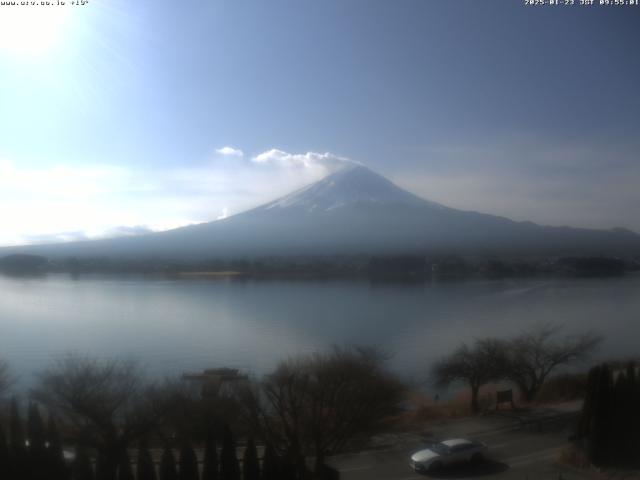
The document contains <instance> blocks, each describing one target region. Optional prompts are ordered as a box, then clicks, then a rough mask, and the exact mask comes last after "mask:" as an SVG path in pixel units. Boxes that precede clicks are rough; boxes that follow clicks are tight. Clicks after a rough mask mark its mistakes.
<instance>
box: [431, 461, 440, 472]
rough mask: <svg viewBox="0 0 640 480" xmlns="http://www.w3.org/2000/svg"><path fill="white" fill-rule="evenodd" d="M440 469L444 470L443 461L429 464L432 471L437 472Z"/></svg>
mask: <svg viewBox="0 0 640 480" xmlns="http://www.w3.org/2000/svg"><path fill="white" fill-rule="evenodd" d="M438 470H442V462H439V461H438V462H433V463H432V464H431V465H429V471H430V472H437V471H438Z"/></svg>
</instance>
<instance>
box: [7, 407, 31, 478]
mask: <svg viewBox="0 0 640 480" xmlns="http://www.w3.org/2000/svg"><path fill="white" fill-rule="evenodd" d="M9 455H10V462H11V467H10V468H11V475H12V476H13V478H16V479H18V478H19V479H22V478H25V476H26V475H27V471H26V466H27V458H26V444H25V437H24V430H23V428H22V419H21V418H20V409H19V408H18V401H17V400H16V399H15V398H14V399H12V400H11V409H10V411H9Z"/></svg>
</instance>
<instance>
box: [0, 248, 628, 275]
mask: <svg viewBox="0 0 640 480" xmlns="http://www.w3.org/2000/svg"><path fill="white" fill-rule="evenodd" d="M637 271H640V258H636V257H631V256H630V257H615V256H606V255H597V256H562V257H557V256H555V257H545V256H515V257H514V256H504V257H501V256H483V255H477V256H459V255H427V254H424V255H419V254H412V255H380V256H371V255H291V256H266V257H240V258H231V259H208V260H200V261H195V260H193V261H185V260H181V261H172V260H167V259H158V258H131V257H127V258H115V257H113V258H112V257H55V258H48V257H44V256H40V255H32V254H11V255H6V256H4V257H0V272H1V273H5V274H9V275H38V274H44V273H72V274H82V273H142V274H165V275H194V274H198V275H200V276H211V277H214V276H221V275H223V276H236V277H252V276H253V277H260V276H304V277H313V276H318V277H344V276H356V277H357V276H365V277H372V278H398V279H403V278H407V279H428V278H436V279H437V278H450V277H473V276H482V277H507V276H532V275H595V276H597V275H601V276H607V275H622V274H624V273H627V272H637Z"/></svg>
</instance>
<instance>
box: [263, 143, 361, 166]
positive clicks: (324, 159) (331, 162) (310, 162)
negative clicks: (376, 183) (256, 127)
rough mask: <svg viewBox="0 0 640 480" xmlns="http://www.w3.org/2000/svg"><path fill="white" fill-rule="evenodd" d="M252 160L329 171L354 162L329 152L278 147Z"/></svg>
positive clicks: (264, 163) (266, 163)
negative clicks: (296, 150)
mask: <svg viewBox="0 0 640 480" xmlns="http://www.w3.org/2000/svg"><path fill="white" fill-rule="evenodd" d="M251 160H252V161H253V162H254V163H257V164H261V165H274V166H278V167H283V168H311V169H313V168H316V169H318V168H320V169H325V170H328V171H331V170H335V169H337V168H339V167H341V166H343V165H345V164H348V163H354V162H353V160H349V159H348V158H345V157H340V156H338V155H334V154H333V153H329V152H325V153H317V152H307V153H289V152H285V151H283V150H279V149H277V148H272V149H271V150H267V151H266V152H262V153H260V154H258V155H256V156H255V157H253V158H252V159H251Z"/></svg>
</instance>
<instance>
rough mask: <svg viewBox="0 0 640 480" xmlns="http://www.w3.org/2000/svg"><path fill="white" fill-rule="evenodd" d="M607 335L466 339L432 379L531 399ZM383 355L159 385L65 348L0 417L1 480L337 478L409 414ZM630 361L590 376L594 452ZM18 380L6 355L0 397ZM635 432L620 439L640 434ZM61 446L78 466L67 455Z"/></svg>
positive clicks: (537, 333) (586, 420) (627, 384)
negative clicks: (333, 465) (500, 384)
mask: <svg viewBox="0 0 640 480" xmlns="http://www.w3.org/2000/svg"><path fill="white" fill-rule="evenodd" d="M599 342H600V337H598V336H597V335H595V334H593V333H587V334H583V335H580V336H576V337H567V336H561V335H560V333H559V329H557V328H555V327H550V326H545V327H539V328H537V329H535V330H531V331H529V332H525V333H523V334H521V335H519V336H516V337H513V338H510V339H497V338H485V339H478V340H476V342H475V343H474V344H473V345H471V346H468V345H464V344H463V345H461V346H460V348H458V349H457V350H456V351H455V352H453V353H452V354H451V355H450V356H448V357H446V358H443V359H442V360H441V361H440V362H439V363H437V364H436V365H435V366H434V368H433V374H434V376H435V378H436V380H437V382H438V383H439V384H440V385H448V384H450V383H451V382H459V381H463V382H466V383H467V385H468V386H469V388H470V391H471V409H472V411H474V412H476V411H478V410H479V402H478V392H479V390H480V387H482V386H483V385H485V384H487V383H488V382H491V381H496V380H504V381H509V382H511V383H512V384H514V385H516V386H517V387H518V388H519V390H520V392H521V395H522V399H524V400H526V401H531V400H534V399H535V398H536V397H537V396H538V395H539V393H540V392H541V391H542V389H543V386H544V385H545V384H546V383H547V379H548V377H549V375H550V374H551V373H552V372H554V371H555V370H556V369H557V368H559V367H561V366H565V365H571V364H573V363H574V362H577V361H579V360H584V359H585V358H587V357H588V355H589V354H590V353H592V351H593V350H594V349H595V348H596V347H597V345H598V344H599ZM384 363H385V358H384V356H383V355H381V354H380V352H379V351H377V350H374V349H358V348H334V349H333V350H330V351H328V352H324V353H316V354H312V355H302V356H299V357H296V358H291V359H288V360H286V361H283V362H281V363H280V364H279V365H278V366H277V367H276V368H275V369H274V371H273V372H271V373H270V374H268V375H265V376H264V377H263V378H248V377H246V376H239V375H235V376H234V375H230V376H226V373H228V369H226V370H225V369H217V370H213V371H209V372H208V373H207V372H205V374H204V375H201V376H192V377H184V378H182V379H173V380H165V381H163V382H150V381H149V380H148V379H147V378H146V377H145V375H144V374H143V372H142V371H141V370H140V369H139V367H138V366H137V364H136V363H133V362H129V361H123V360H111V361H103V360H97V359H93V358H88V357H80V356H77V355H71V356H67V357H65V358H62V359H59V360H57V361H56V362H54V363H53V364H52V365H51V366H50V367H49V368H47V369H46V370H44V371H42V372H41V373H40V375H39V376H38V381H37V383H36V385H35V386H34V388H33V389H32V390H31V391H30V392H29V394H28V396H27V398H24V399H23V401H22V403H21V402H19V401H18V400H17V399H16V398H13V399H12V400H10V401H9V402H8V408H5V409H4V412H3V413H2V414H0V478H2V479H5V478H6V479H8V480H40V479H42V480H44V479H51V480H85V479H87V480H88V479H98V480H116V479H117V480H129V479H133V478H138V479H139V480H145V479H156V478H159V479H160V480H173V479H181V480H199V479H202V480H205V479H206V480H210V479H217V480H240V479H241V478H243V479H245V480H253V479H258V478H262V479H264V480H269V479H276V478H277V479H282V480H288V479H296V480H303V479H312V478H335V472H333V471H332V470H331V469H330V468H328V467H327V466H326V465H325V459H326V458H327V457H328V456H331V455H335V454H337V453H340V452H343V451H345V450H349V449H352V448H357V447H358V446H360V445H364V444H366V441H367V440H368V439H369V438H370V437H371V436H372V435H373V434H375V433H376V432H379V431H384V430H385V429H388V428H389V427H390V426H391V424H392V421H393V419H395V418H397V417H398V414H399V413H401V412H402V411H403V410H404V409H406V405H407V403H406V402H407V398H408V397H407V393H408V388H407V386H406V385H404V384H403V382H401V381H400V380H399V379H398V378H397V377H396V376H395V375H393V374H391V373H389V372H388V371H387V370H386V369H385V368H384ZM634 368H635V367H633V368H632V367H629V368H627V370H626V371H625V372H623V373H619V372H616V373H615V374H611V373H606V372H607V370H606V367H599V369H597V370H595V373H594V371H592V373H591V374H590V376H589V396H588V397H587V402H586V404H585V413H583V421H582V422H581V427H580V436H581V438H586V439H587V444H588V448H589V449H590V451H594V452H601V451H603V450H602V448H604V447H602V445H603V443H602V442H605V443H607V444H609V443H610V442H613V440H612V439H611V435H613V434H614V433H615V432H617V431H618V429H619V427H620V425H621V423H620V422H622V420H621V419H622V418H624V417H620V416H616V415H617V414H618V413H619V412H621V411H622V409H618V407H617V406H615V407H614V406H613V405H614V403H615V402H623V403H624V402H627V403H624V405H626V407H629V406H630V405H631V404H630V403H629V402H636V403H637V400H638V399H637V398H635V397H634V396H633V395H636V396H637V392H638V391H640V390H638V388H637V385H636V384H637V383H638V380H637V378H636V376H635V369H634ZM603 372H604V373H603ZM194 379H195V381H194ZM11 383H12V382H11V376H10V372H9V369H8V366H7V364H6V363H4V362H1V361H0V398H1V397H2V396H3V395H4V396H5V397H6V394H7V392H8V391H9V389H10V388H11ZM607 388H609V389H610V390H611V391H610V392H608V390H607ZM594 392H596V393H594ZM603 392H604V393H603ZM607 392H608V393H607ZM623 392H624V393H623ZM629 392H631V393H629ZM633 392H635V393H633ZM611 398H615V399H617V400H615V401H614V400H611ZM607 402H608V403H607ZM616 405H617V404H616ZM627 409H628V408H627ZM614 410H615V412H614ZM41 411H45V412H46V413H47V417H48V420H47V422H46V426H45V422H44V421H43V419H42V416H41ZM629 411H630V410H629ZM603 412H608V413H603ZM603 415H604V416H603ZM614 419H615V420H614ZM603 425H604V426H603ZM630 425H631V424H630ZM633 425H635V424H633ZM633 428H636V427H633ZM636 431H637V428H636ZM603 432H608V433H606V435H609V437H607V436H606V435H605V433H603ZM603 435H605V436H604V437H603ZM625 435H627V434H625ZM634 435H636V434H635V433H631V432H630V433H629V434H628V435H627V436H623V438H624V439H626V440H621V442H623V443H624V442H625V441H627V440H629V441H631V440H633V441H637V440H638V439H636V438H635V437H634ZM636 436H637V435H636ZM632 437H633V439H632ZM236 438H239V439H241V441H240V443H239V445H237V444H236ZM623 443H620V445H622V444H623ZM615 444H616V445H618V443H615ZM63 445H64V446H65V451H66V452H67V456H69V453H70V452H71V451H73V455H72V457H73V459H72V461H69V459H67V461H65V460H64V456H63ZM593 445H596V446H595V447H594V446H593ZM218 446H220V447H221V448H218ZM623 450H624V449H623ZM604 451H608V450H606V448H605V450H604ZM624 451H626V450H624ZM629 452H630V450H629ZM635 453H636V452H635V450H634V452H633V454H635ZM596 455H597V454H596ZM603 455H605V454H603ZM594 458H595V457H594ZM602 458H609V457H602ZM616 458H617V457H616ZM134 472H135V474H134Z"/></svg>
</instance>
